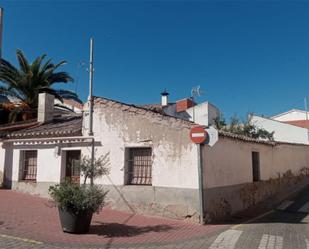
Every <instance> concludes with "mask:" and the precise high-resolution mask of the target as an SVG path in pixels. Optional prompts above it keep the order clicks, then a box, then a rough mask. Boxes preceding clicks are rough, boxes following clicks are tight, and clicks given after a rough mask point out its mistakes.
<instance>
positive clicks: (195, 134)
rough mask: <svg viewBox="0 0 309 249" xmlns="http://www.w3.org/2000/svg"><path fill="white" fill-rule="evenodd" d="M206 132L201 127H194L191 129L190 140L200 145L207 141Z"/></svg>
mask: <svg viewBox="0 0 309 249" xmlns="http://www.w3.org/2000/svg"><path fill="white" fill-rule="evenodd" d="M207 136H208V134H207V131H205V129H204V127H203V126H195V127H192V128H191V131H190V138H191V140H192V142H193V143H196V144H201V143H204V142H205V141H206V139H207Z"/></svg>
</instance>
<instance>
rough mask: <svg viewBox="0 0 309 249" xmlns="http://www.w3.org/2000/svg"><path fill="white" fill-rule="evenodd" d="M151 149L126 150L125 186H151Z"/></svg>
mask: <svg viewBox="0 0 309 249" xmlns="http://www.w3.org/2000/svg"><path fill="white" fill-rule="evenodd" d="M151 154H152V151H151V148H128V149H127V166H128V167H127V184H131V185H151V184H152V158H151Z"/></svg>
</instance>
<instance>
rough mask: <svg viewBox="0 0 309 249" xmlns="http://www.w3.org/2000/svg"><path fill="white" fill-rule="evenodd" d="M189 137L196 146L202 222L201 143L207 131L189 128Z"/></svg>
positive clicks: (201, 221)
mask: <svg viewBox="0 0 309 249" xmlns="http://www.w3.org/2000/svg"><path fill="white" fill-rule="evenodd" d="M190 138H191V140H192V142H193V143H195V144H196V148H197V170H198V186H199V187H198V196H199V213H200V223H201V224H204V196H203V161H202V145H201V144H203V143H204V142H205V141H206V140H207V138H208V133H207V132H206V131H205V128H204V127H203V126H195V127H192V128H191V131H190Z"/></svg>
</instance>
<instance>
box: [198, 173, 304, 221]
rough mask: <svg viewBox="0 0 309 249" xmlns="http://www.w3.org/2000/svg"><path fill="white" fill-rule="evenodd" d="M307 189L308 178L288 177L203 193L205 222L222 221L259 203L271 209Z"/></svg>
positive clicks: (213, 189)
mask: <svg viewBox="0 0 309 249" xmlns="http://www.w3.org/2000/svg"><path fill="white" fill-rule="evenodd" d="M308 185H309V177H308V176H306V175H299V176H294V175H291V174H288V175H283V176H282V177H279V178H276V179H270V180H267V181H259V182H254V183H245V184H239V185H233V186H227V187H217V188H209V189H205V190H204V198H205V209H206V210H205V217H206V222H213V221H220V220H224V219H226V218H228V217H230V216H231V215H233V214H235V213H238V212H240V211H244V210H246V209H248V208H250V207H253V206H255V205H257V204H261V203H264V204H265V205H267V207H269V208H272V207H273V206H275V205H277V204H278V203H280V202H281V201H282V200H284V199H286V198H288V197H289V196H290V195H293V194H295V193H297V192H299V191H300V190H302V189H303V188H305V187H306V186H308Z"/></svg>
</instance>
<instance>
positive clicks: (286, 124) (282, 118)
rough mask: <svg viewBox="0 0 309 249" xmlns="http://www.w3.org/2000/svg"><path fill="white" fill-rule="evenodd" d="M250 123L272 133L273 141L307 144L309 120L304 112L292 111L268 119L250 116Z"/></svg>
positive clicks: (308, 142) (308, 140) (308, 139)
mask: <svg viewBox="0 0 309 249" xmlns="http://www.w3.org/2000/svg"><path fill="white" fill-rule="evenodd" d="M308 117H309V113H308ZM251 121H252V122H253V123H254V124H255V125H256V126H257V127H259V128H263V129H265V130H267V131H269V132H274V140H275V141H279V142H287V143H300V144H309V131H308V128H309V120H307V115H306V112H305V111H302V110H297V109H292V110H290V111H287V112H284V113H281V114H278V115H275V116H273V117H270V118H266V117H261V116H257V115H252V119H251Z"/></svg>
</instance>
